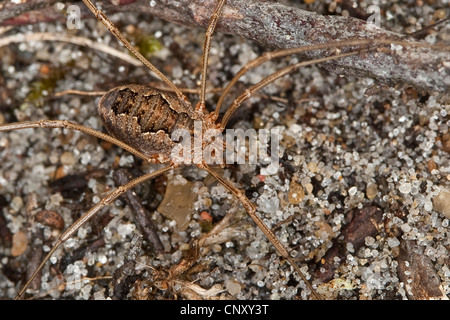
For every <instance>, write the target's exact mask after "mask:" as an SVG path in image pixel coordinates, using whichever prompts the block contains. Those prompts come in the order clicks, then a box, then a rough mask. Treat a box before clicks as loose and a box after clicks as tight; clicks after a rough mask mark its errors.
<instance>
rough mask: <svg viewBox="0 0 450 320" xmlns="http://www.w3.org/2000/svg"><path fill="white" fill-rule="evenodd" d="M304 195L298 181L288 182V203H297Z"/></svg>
mask: <svg viewBox="0 0 450 320" xmlns="http://www.w3.org/2000/svg"><path fill="white" fill-rule="evenodd" d="M304 196H305V191H304V190H303V187H302V186H301V185H300V184H299V183H297V182H295V181H294V180H292V181H291V183H290V184H289V193H288V200H289V203H291V204H299V203H300V202H301V201H302V199H303V197H304Z"/></svg>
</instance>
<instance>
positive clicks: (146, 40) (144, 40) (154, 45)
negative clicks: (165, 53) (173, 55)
mask: <svg viewBox="0 0 450 320" xmlns="http://www.w3.org/2000/svg"><path fill="white" fill-rule="evenodd" d="M136 47H137V49H138V50H139V52H140V53H141V54H142V55H143V56H144V57H146V58H147V59H150V58H151V56H152V55H153V54H154V53H155V52H157V51H159V50H161V49H162V48H163V45H162V44H161V42H159V40H158V39H156V38H155V37H154V36H152V35H146V34H141V35H139V36H138V37H137V38H136Z"/></svg>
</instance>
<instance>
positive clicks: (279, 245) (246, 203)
mask: <svg viewBox="0 0 450 320" xmlns="http://www.w3.org/2000/svg"><path fill="white" fill-rule="evenodd" d="M198 166H199V168H201V169H204V170H206V171H207V172H208V173H209V174H210V175H212V176H213V177H214V178H216V179H217V181H219V182H220V183H221V184H222V185H223V186H224V187H225V188H227V189H228V190H230V192H231V193H233V195H234V196H235V197H236V198H238V200H239V201H240V202H241V203H242V205H243V206H244V208H245V209H246V210H247V212H248V214H249V215H250V217H251V218H252V219H253V221H254V222H255V223H256V225H257V226H258V227H259V228H260V229H261V231H262V232H263V233H264V234H265V235H266V237H267V238H268V239H269V240H270V242H271V243H272V244H273V245H274V246H275V248H276V249H277V250H278V252H279V253H280V255H281V256H282V257H283V258H284V259H286V260H287V261H288V262H289V263H290V264H291V265H292V267H293V268H294V269H295V271H296V272H297V273H298V275H299V276H300V277H301V278H302V280H303V281H304V282H305V283H306V285H307V286H308V288H309V289H310V290H311V293H312V295H313V296H314V297H315V298H316V299H318V300H322V297H321V296H320V295H319V294H318V293H317V292H316V291H315V290H314V288H313V286H312V285H311V284H310V283H309V281H308V280H307V279H306V277H305V275H304V274H303V272H302V271H301V270H300V268H299V267H298V265H297V264H296V263H295V261H294V259H293V258H292V257H291V256H290V255H289V251H288V250H287V249H286V247H285V246H284V245H283V244H282V243H281V241H280V240H278V238H277V236H275V234H274V233H273V232H272V230H270V229H269V227H267V226H266V224H265V223H264V222H263V221H262V219H261V218H260V217H259V216H258V215H257V214H256V208H255V205H254V204H253V203H252V202H250V200H249V199H248V198H247V197H246V196H245V195H244V194H243V193H242V192H240V191H239V189H238V188H236V187H235V186H234V185H233V184H232V183H231V182H230V181H228V180H227V179H224V178H223V177H222V176H220V175H219V174H217V173H216V172H215V171H214V170H212V169H211V168H210V167H209V166H208V165H206V164H198Z"/></svg>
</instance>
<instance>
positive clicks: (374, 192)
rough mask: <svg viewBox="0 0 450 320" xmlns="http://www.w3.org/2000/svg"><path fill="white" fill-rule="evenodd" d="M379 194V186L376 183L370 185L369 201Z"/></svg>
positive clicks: (368, 191) (367, 190)
mask: <svg viewBox="0 0 450 320" xmlns="http://www.w3.org/2000/svg"><path fill="white" fill-rule="evenodd" d="M377 194H378V186H377V185H376V184H374V183H369V184H368V185H367V189H366V196H367V199H369V200H372V199H373V198H375V197H376V195H377Z"/></svg>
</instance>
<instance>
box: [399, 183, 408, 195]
mask: <svg viewBox="0 0 450 320" xmlns="http://www.w3.org/2000/svg"><path fill="white" fill-rule="evenodd" d="M398 190H399V191H400V192H401V193H404V194H408V193H410V192H411V183H409V182H404V183H402V184H401V185H400V187H399V188H398Z"/></svg>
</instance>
